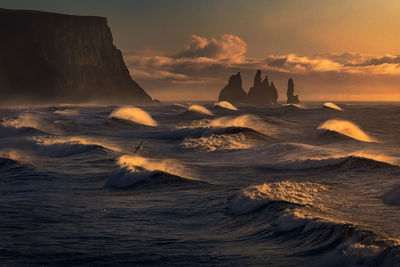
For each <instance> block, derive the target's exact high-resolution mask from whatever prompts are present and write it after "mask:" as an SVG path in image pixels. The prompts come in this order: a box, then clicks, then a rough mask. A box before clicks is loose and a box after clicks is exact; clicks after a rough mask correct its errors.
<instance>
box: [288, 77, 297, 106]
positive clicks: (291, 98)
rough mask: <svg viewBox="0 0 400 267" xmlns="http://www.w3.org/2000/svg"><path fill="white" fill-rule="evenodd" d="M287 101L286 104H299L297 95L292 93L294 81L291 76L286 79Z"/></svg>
mask: <svg viewBox="0 0 400 267" xmlns="http://www.w3.org/2000/svg"><path fill="white" fill-rule="evenodd" d="M287 103H288V104H299V103H300V101H299V96H298V95H294V83H293V80H292V78H290V79H289V81H288V89H287Z"/></svg>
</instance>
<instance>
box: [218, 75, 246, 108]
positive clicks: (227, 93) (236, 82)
mask: <svg viewBox="0 0 400 267" xmlns="http://www.w3.org/2000/svg"><path fill="white" fill-rule="evenodd" d="M218 101H228V102H230V103H232V104H240V103H246V102H247V94H246V92H245V91H244V90H243V87H242V77H241V76H240V72H238V73H237V74H236V75H232V76H231V77H230V78H229V82H228V84H227V85H226V86H225V87H224V88H223V89H222V90H221V92H220V93H219V97H218Z"/></svg>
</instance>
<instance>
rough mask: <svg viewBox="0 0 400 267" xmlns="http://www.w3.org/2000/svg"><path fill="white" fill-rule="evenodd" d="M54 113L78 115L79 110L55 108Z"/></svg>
mask: <svg viewBox="0 0 400 267" xmlns="http://www.w3.org/2000/svg"><path fill="white" fill-rule="evenodd" d="M54 114H58V115H64V116H79V111H78V110H76V109H64V110H56V111H54Z"/></svg>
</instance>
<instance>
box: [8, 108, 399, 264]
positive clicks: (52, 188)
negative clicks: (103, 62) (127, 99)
mask: <svg viewBox="0 0 400 267" xmlns="http://www.w3.org/2000/svg"><path fill="white" fill-rule="evenodd" d="M336 104H338V105H339V106H340V107H341V108H342V109H343V110H342V111H339V110H335V109H332V108H328V107H323V103H316V102H312V103H311V102H310V103H305V104H303V105H302V106H280V107H273V108H263V107H239V110H238V111H235V110H229V109H226V108H221V107H216V106H214V105H213V104H204V105H203V107H206V108H207V109H208V110H209V111H210V112H212V115H206V114H204V113H199V112H198V110H199V107H191V108H190V109H189V110H188V109H187V105H185V106H179V105H172V104H171V105H164V106H158V107H142V110H137V109H134V108H131V109H127V108H122V109H120V108H118V107H115V106H101V107H99V106H92V107H87V106H68V105H63V106H54V107H35V108H32V107H24V108H18V109H4V108H3V109H0V118H1V121H0V123H1V126H0V222H1V224H0V262H1V263H2V265H5V266H14V265H35V264H37V265H75V264H78V265H79V264H81V265H96V266H97V265H111V264H114V265H263V266H310V265H311V266H346V265H347V266H400V246H399V244H400V243H399V242H400V241H399V239H400V227H399V226H400V206H399V204H400V186H399V183H400V167H399V166H398V165H399V164H400V150H399V148H400V138H399V137H400V120H399V119H400V104H399V103H336ZM146 112H147V113H146ZM203 112H204V111H203ZM110 115H111V116H110ZM150 115H151V116H152V118H153V119H151V117H149V116H150ZM135 121H136V122H135ZM137 122H139V123H137ZM146 124H147V125H150V126H147V125H146Z"/></svg>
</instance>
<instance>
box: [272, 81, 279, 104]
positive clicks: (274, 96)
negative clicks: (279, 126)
mask: <svg viewBox="0 0 400 267" xmlns="http://www.w3.org/2000/svg"><path fill="white" fill-rule="evenodd" d="M270 88H271V95H272V98H271V100H272V104H278V98H279V97H278V90H276V87H275V84H274V82H271V86H270Z"/></svg>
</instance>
